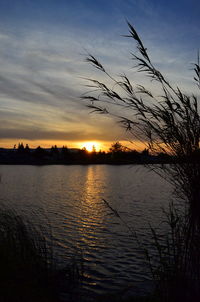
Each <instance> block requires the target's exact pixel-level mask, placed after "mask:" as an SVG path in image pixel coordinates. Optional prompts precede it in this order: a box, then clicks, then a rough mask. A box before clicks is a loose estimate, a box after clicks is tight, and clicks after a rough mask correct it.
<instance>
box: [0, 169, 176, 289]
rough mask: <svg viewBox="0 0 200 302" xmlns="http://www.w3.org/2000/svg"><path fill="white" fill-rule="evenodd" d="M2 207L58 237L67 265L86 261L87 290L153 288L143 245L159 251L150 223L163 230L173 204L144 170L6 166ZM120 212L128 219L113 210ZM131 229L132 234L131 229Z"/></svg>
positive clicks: (58, 255)
mask: <svg viewBox="0 0 200 302" xmlns="http://www.w3.org/2000/svg"><path fill="white" fill-rule="evenodd" d="M0 178H1V182H0V192H1V194H0V202H1V205H2V207H4V208H11V209H15V211H16V212H17V213H18V214H20V215H22V216H23V217H25V218H27V219H28V220H29V221H31V223H33V224H34V225H35V226H36V227H39V228H40V229H42V231H43V232H45V234H46V236H47V237H48V238H49V240H50V238H51V240H52V243H53V246H54V257H55V259H56V261H57V263H58V265H59V266H64V265H66V263H68V262H69V260H70V259H71V258H74V257H75V258H76V257H77V259H78V258H79V257H81V258H82V261H84V267H85V281H84V288H85V289H86V290H88V291H90V292H92V293H94V294H102V293H106V292H112V291H115V290H119V289H120V288H121V289H123V288H124V287H125V286H127V285H132V284H133V285H134V290H135V291H137V292H141V291H143V290H145V289H147V287H148V280H149V279H150V275H149V274H148V268H147V266H146V265H145V259H144V256H143V253H142V252H141V248H140V247H139V245H138V242H137V240H136V239H135V238H134V236H133V235H132V233H131V230H132V232H134V231H136V232H137V235H138V238H139V241H140V242H141V243H142V245H143V246H144V247H145V248H148V249H149V250H150V251H151V250H152V253H153V249H152V239H151V232H150V230H149V223H150V224H151V225H152V226H154V227H158V226H159V225H160V223H161V221H162V220H163V214H162V207H165V208H166V207H167V205H168V203H169V201H170V200H171V198H172V188H171V186H170V184H169V183H167V182H166V181H165V180H164V179H163V178H161V177H160V176H159V175H157V174H156V173H155V172H153V171H150V170H149V169H148V168H146V167H144V166H142V165H130V166H128V165H126V166H123V165H122V166H109V165H88V166H79V165H72V166H64V165H55V166H53V165H52V166H4V165H2V166H0ZM103 199H105V200H106V201H107V202H108V203H109V205H110V206H111V207H112V208H113V209H114V210H116V211H117V212H118V213H119V215H120V217H121V219H120V218H119V217H117V216H116V215H115V214H114V212H113V211H112V210H111V209H110V208H109V207H108V206H107V205H106V204H105V202H104V201H103ZM130 229H131V230H130Z"/></svg>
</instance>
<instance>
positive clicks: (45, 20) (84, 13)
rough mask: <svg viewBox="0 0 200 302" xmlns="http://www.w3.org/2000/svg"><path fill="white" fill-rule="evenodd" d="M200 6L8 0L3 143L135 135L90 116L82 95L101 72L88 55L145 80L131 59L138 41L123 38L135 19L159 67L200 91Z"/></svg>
mask: <svg viewBox="0 0 200 302" xmlns="http://www.w3.org/2000/svg"><path fill="white" fill-rule="evenodd" d="M199 12H200V2H199V1H198V0H176V1H175V0H173V1H172V0H168V1H166V0H165V1H164V0H109V1H108V0H106V1H105V0H101V1H100V0H0V147H13V145H14V144H18V142H24V143H25V144H26V143H29V145H30V146H31V147H35V146H38V145H41V146H43V147H49V146H51V145H52V144H56V145H58V146H62V145H67V146H68V147H82V146H84V143H86V142H88V141H92V142H96V144H97V143H98V144H99V146H98V148H101V149H105V148H107V147H108V146H109V145H110V144H111V143H112V142H115V141H121V142H122V141H126V140H130V139H131V137H130V136H128V134H127V132H125V130H124V129H121V128H120V126H119V125H118V124H117V123H116V121H115V120H113V119H112V118H111V117H109V116H102V115H95V114H90V113H89V112H90V111H89V110H88V108H86V106H85V105H86V104H85V103H84V102H83V101H81V100H80V96H81V95H82V94H83V93H84V92H85V91H86V87H85V86H84V85H85V84H86V83H85V81H84V80H83V77H91V76H93V77H94V76H96V75H97V74H98V72H96V71H94V69H93V68H92V67H91V66H90V65H88V63H86V62H85V54H86V53H87V52H89V53H92V54H94V55H95V56H96V57H97V58H98V59H99V60H100V61H101V62H103V63H104V64H105V65H106V66H107V68H108V69H109V70H110V71H112V73H114V74H116V75H119V74H122V73H123V72H126V73H128V75H129V76H130V78H131V79H132V80H133V81H134V82H137V80H138V75H137V73H136V71H135V70H134V69H133V68H132V67H133V62H132V61H131V59H130V58H131V55H130V52H131V51H134V50H135V44H134V41H131V40H130V39H127V38H124V37H122V35H124V34H127V33H128V28H127V24H126V19H128V20H129V22H130V23H132V24H133V25H134V27H135V28H136V30H137V31H138V32H139V34H140V36H141V37H142V40H143V41H144V43H145V45H146V47H147V48H148V50H149V53H150V56H151V58H152V61H153V62H154V63H155V65H156V66H157V68H158V69H160V70H161V71H162V72H163V73H164V74H165V75H166V76H167V77H168V78H170V79H171V80H172V81H173V82H174V83H177V84H180V83H181V84H180V86H181V87H182V88H183V89H185V90H187V91H189V92H190V91H193V90H194V84H193V82H192V77H193V74H192V71H191V68H192V64H191V63H193V62H194V61H195V60H196V57H197V50H198V49H199V48H200V18H199ZM101 76H102V75H101ZM143 83H144V84H145V83H147V79H146V78H144V82H143ZM147 85H149V84H147ZM133 148H140V145H139V144H138V143H137V142H135V144H133Z"/></svg>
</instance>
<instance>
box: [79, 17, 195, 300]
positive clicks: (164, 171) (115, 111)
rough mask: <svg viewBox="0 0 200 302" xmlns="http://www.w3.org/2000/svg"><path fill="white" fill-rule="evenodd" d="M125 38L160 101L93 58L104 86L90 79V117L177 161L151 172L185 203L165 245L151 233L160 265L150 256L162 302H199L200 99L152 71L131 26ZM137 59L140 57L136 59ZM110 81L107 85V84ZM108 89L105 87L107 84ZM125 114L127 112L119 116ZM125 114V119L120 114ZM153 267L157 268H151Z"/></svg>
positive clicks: (170, 220)
mask: <svg viewBox="0 0 200 302" xmlns="http://www.w3.org/2000/svg"><path fill="white" fill-rule="evenodd" d="M128 28H129V34H128V35H126V37H129V38H131V39H133V40H134V41H135V42H136V46H137V53H132V60H133V62H135V67H136V69H137V70H138V72H140V73H144V74H145V75H146V76H147V77H149V78H150V80H151V83H152V82H153V81H154V82H156V83H157V86H158V87H159V90H160V93H159V94H160V95H161V96H157V95H156V94H155V92H154V89H153V88H152V90H149V89H147V88H146V87H145V86H143V85H142V84H135V83H132V81H131V80H130V79H129V78H128V77H127V76H126V74H122V75H121V76H120V77H115V76H113V75H112V74H111V73H109V72H108V71H107V69H106V68H105V67H104V66H103V64H102V63H101V62H99V61H98V59H96V58H95V57H94V56H93V55H91V54H89V55H88V56H87V58H86V61H87V62H88V63H90V64H92V65H93V66H94V67H95V68H96V69H98V71H100V72H101V73H103V74H104V75H105V81H104V82H102V81H99V80H98V79H91V78H89V79H87V81H89V84H88V85H87V87H89V89H90V90H89V91H88V93H86V94H84V95H83V96H82V99H83V100H85V101H87V102H88V101H89V102H90V103H89V104H88V107H89V108H90V109H91V110H92V112H96V113H100V114H110V115H111V116H113V117H114V118H116V119H117V120H118V121H119V122H120V123H121V125H122V126H123V127H125V128H126V130H127V131H129V132H130V133H131V134H132V136H133V138H134V139H136V140H140V141H142V142H143V143H144V144H145V145H146V148H148V149H149V150H150V151H151V152H152V153H159V152H162V153H166V154H170V155H172V156H173V159H174V162H172V164H170V165H154V166H151V168H152V169H153V170H154V171H156V173H159V174H160V175H161V176H163V177H165V178H167V180H168V181H170V182H171V183H172V185H173V186H174V189H175V194H176V196H177V197H178V198H179V199H180V198H181V200H182V207H183V208H184V209H185V211H184V212H183V213H181V214H180V213H179V212H178V210H177V207H175V206H174V205H170V206H169V209H168V211H167V212H166V213H165V215H166V218H167V219H166V223H167V225H168V227H169V230H170V232H169V234H168V233H167V234H164V235H163V236H164V239H165V240H164V241H163V240H161V239H160V237H159V235H158V234H157V233H156V232H155V230H154V229H153V228H151V232H152V237H153V240H154V245H155V248H156V250H157V265H156V266H154V263H156V262H155V261H153V262H152V260H153V259H152V258H151V257H150V255H149V254H148V251H147V253H146V255H147V257H148V259H149V263H150V266H151V269H152V274H153V276H154V279H155V280H156V281H158V283H157V289H158V292H159V295H160V298H161V299H162V300H163V301H179V300H180V299H181V300H182V301H200V290H199V287H200V246H199V242H200V185H199V184H200V148H199V147H200V113H199V100H198V96H195V95H194V94H191V95H188V94H187V93H185V92H183V91H182V90H181V89H180V88H179V87H178V86H175V85H173V84H171V83H170V81H168V80H167V79H166V77H165V76H163V74H162V73H161V72H160V71H159V70H158V69H157V68H156V67H155V66H154V64H153V62H152V60H151V58H150V56H149V54H148V51H147V48H146V47H145V46H144V44H143V42H142V40H141V38H140V36H139V35H138V33H137V32H136V30H135V29H134V27H133V26H132V25H131V24H130V23H129V22H128ZM138 53H139V54H138ZM107 80H108V81H107ZM194 81H195V83H196V85H197V87H198V88H200V60H199V55H198V58H197V62H196V63H195V64H194ZM108 82H109V83H110V84H107V83H108ZM121 109H123V111H122V110H121ZM122 112H123V114H122ZM152 263H153V264H152Z"/></svg>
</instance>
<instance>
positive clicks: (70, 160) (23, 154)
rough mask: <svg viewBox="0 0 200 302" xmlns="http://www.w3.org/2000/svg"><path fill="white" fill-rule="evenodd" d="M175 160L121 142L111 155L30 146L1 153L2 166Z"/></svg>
mask: <svg viewBox="0 0 200 302" xmlns="http://www.w3.org/2000/svg"><path fill="white" fill-rule="evenodd" d="M171 161H172V157H171V156H169V155H167V154H165V153H160V154H158V155H151V154H149V151H148V149H144V150H143V151H141V152H138V151H136V150H131V149H128V148H127V147H124V146H122V145H121V144H120V143H119V142H116V143H113V144H112V145H111V147H110V149H109V151H108V152H105V151H98V152H97V151H96V149H95V147H94V148H93V150H92V152H89V151H87V150H86V149H85V148H83V149H69V148H68V147H66V146H63V147H62V148H58V147H57V146H56V145H55V146H52V147H51V148H49V149H45V148H42V147H40V146H38V147H37V148H36V149H31V148H30V147H29V146H28V144H26V145H25V146H24V144H23V143H19V144H18V146H17V147H16V145H15V146H14V148H13V149H5V148H1V149H0V164H31V165H34V164H36V165H37V164H41V165H43V164H44V165H45V164H143V163H170V162H171Z"/></svg>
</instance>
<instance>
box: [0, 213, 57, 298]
mask: <svg viewBox="0 0 200 302" xmlns="http://www.w3.org/2000/svg"><path fill="white" fill-rule="evenodd" d="M54 269H55V268H54V266H53V263H52V261H51V255H50V251H49V250H48V248H47V244H46V240H45V238H44V237H43V236H42V234H39V233H38V232H37V231H36V230H35V229H34V228H33V227H31V226H30V223H27V222H25V221H24V220H22V218H20V217H19V216H18V215H16V214H15V213H14V212H11V211H1V212H0V285H1V290H0V301H2V302H3V301H6V302H12V301H13V302H17V301H22V302H23V301H26V302H27V301H38V302H40V301H44V302H45V301H57V293H56V287H55V285H54V284H53V282H54V281H55V280H54V273H55V271H54Z"/></svg>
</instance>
